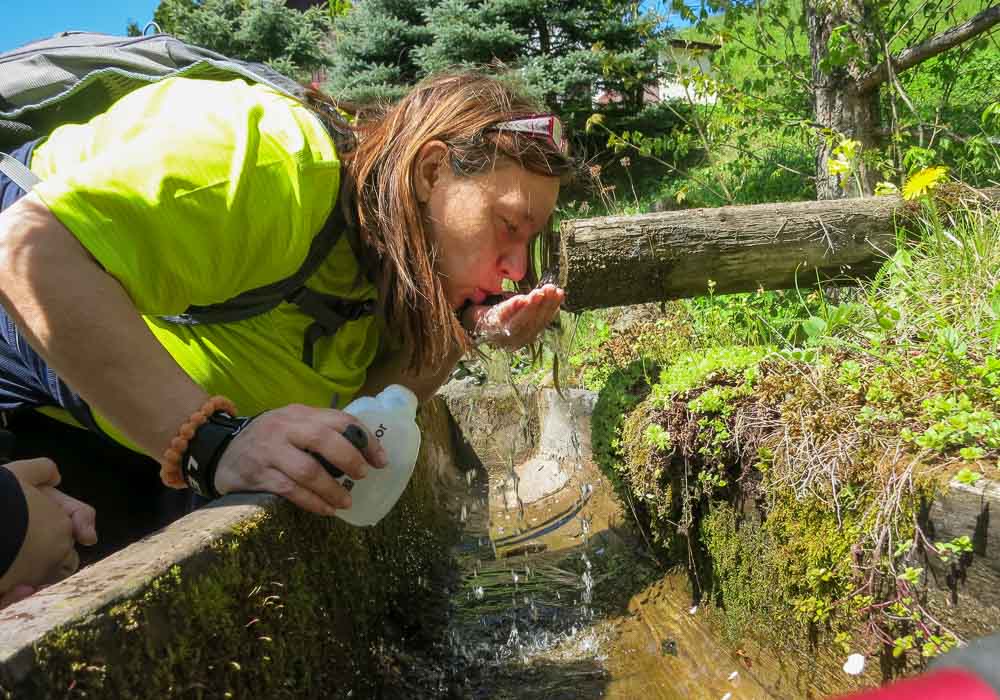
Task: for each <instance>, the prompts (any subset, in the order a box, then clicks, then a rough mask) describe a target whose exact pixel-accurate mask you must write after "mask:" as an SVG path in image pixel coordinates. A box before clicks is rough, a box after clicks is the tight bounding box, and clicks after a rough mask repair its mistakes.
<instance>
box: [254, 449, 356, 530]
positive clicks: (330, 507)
mask: <svg viewBox="0 0 1000 700" xmlns="http://www.w3.org/2000/svg"><path fill="white" fill-rule="evenodd" d="M293 452H295V453H297V454H291V453H293ZM320 473H322V477H320V476H319V474H320ZM257 488H258V490H260V491H268V492H270V493H274V494H277V495H279V496H281V497H282V498H285V499H286V500H289V501H291V502H292V503H294V504H295V505H297V506H298V507H299V508H302V509H303V510H307V511H309V512H310V513H316V514H317V515H334V514H335V513H336V511H337V510H343V509H347V508H350V507H351V494H350V493H349V492H348V491H347V489H345V488H344V487H343V486H342V485H341V484H339V483H338V482H337V481H335V480H334V479H333V477H331V476H330V475H329V474H326V472H325V470H323V468H322V467H321V466H320V465H319V462H317V461H316V460H315V459H312V458H311V457H309V456H308V455H307V454H305V453H304V452H301V451H299V450H291V449H290V450H289V454H288V455H287V456H286V458H285V462H284V463H283V464H282V469H280V470H279V469H277V468H274V467H272V468H269V469H266V470H264V471H263V472H261V473H260V474H259V481H258V487H257Z"/></svg>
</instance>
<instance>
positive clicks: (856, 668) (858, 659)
mask: <svg viewBox="0 0 1000 700" xmlns="http://www.w3.org/2000/svg"><path fill="white" fill-rule="evenodd" d="M864 670H865V657H864V655H863V654H851V655H850V656H848V657H847V661H845V662H844V673H847V674H850V675H852V676H857V675H858V674H860V673H861V672H862V671H864Z"/></svg>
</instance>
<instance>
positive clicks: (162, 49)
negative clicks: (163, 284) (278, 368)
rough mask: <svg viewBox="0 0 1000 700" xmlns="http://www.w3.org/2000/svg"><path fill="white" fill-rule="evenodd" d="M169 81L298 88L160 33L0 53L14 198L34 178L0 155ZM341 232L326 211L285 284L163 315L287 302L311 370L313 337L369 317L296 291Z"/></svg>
mask: <svg viewBox="0 0 1000 700" xmlns="http://www.w3.org/2000/svg"><path fill="white" fill-rule="evenodd" d="M172 76H184V77H188V78H198V79H207V80H232V79H234V78H243V79H245V80H247V81H250V82H254V83H263V84H266V85H268V86H270V87H271V88H273V89H275V90H278V91H279V92H282V93H285V94H286V95H289V96H292V97H295V98H297V99H301V98H302V96H303V93H304V90H303V88H302V87H301V86H300V85H299V84H298V83H296V82H295V81H293V80H291V79H289V78H287V77H285V76H283V75H281V74H280V73H278V72H276V71H274V70H273V69H271V68H269V67H268V66H265V65H262V64H259V63H248V62H245V61H238V60H235V59H231V58H227V57H226V56H223V55H221V54H218V53H215V52H214V51H209V50H208V49H203V48H200V47H198V46H192V45H191V44H186V43H184V42H183V41H180V40H179V39H177V38H175V37H172V36H169V35H167V34H154V35H151V36H140V37H117V36H108V35H105V34H90V33H85V32H63V33H61V34H57V35H56V36H54V37H52V38H51V39H43V40H41V41H35V42H32V43H30V44H26V45H24V46H21V47H19V48H17V49H14V50H13V51H8V52H6V53H2V54H0V175H5V176H7V177H8V178H9V179H10V180H11V181H13V183H14V184H15V185H16V186H17V187H19V188H20V189H21V190H22V191H23V192H22V193H19V194H23V193H24V192H28V191H30V190H31V188H32V187H33V186H34V185H35V184H37V182H38V178H37V177H36V176H35V175H34V174H33V173H31V171H30V170H28V168H27V167H26V166H25V164H23V163H21V162H20V161H19V160H18V159H16V158H14V157H12V156H10V155H8V154H6V153H4V152H3V151H5V150H6V151H9V150H12V149H13V148H14V147H15V146H18V145H20V144H24V143H26V142H30V141H33V140H36V139H39V138H43V137H44V136H46V135H47V134H48V133H49V132H51V131H52V130H53V129H55V128H56V127H57V126H60V125H62V124H68V123H80V122H84V121H87V120H89V119H91V118H92V117H94V116H96V115H98V114H100V113H102V112H104V111H105V110H106V109H108V107H110V106H111V105H112V104H113V103H114V102H115V101H116V100H118V99H119V98H121V97H123V96H124V95H126V94H128V93H129V92H131V91H132V90H135V89H137V88H139V87H142V86H144V85H149V84H151V83H154V82H157V81H159V80H162V79H163V78H166V77H172ZM331 136H332V137H333V138H334V139H335V140H336V141H337V145H338V148H344V146H345V141H344V139H343V136H344V134H331ZM346 226H347V221H346V218H345V216H344V214H343V211H342V207H340V206H335V207H334V213H333V214H332V215H331V216H330V218H329V220H328V221H327V222H326V224H324V226H323V227H322V228H321V229H320V231H318V232H317V234H316V236H315V238H314V239H313V242H312V245H311V246H310V248H309V252H308V254H307V256H306V259H305V262H304V263H303V264H302V266H301V267H300V268H299V270H298V271H297V272H295V274H293V275H292V276H291V277H288V278H286V279H282V280H278V281H276V282H274V283H272V284H268V285H265V286H263V287H258V288H257V289H251V290H247V291H245V292H243V293H242V294H239V295H238V296H236V297H233V298H232V299H229V300H227V301H225V302H222V303H220V304H213V305H210V306H197V307H196V306H192V307H190V308H188V309H187V311H185V313H183V314H181V315H179V316H169V317H164V318H166V319H167V320H169V321H172V322H174V323H181V324H186V325H195V324H203V323H226V322H230V321H238V320H242V319H245V318H250V317H252V316H256V315H257V314H260V313H264V312H265V311H269V310H271V309H273V308H275V307H277V306H278V305H279V304H280V303H281V302H283V301H288V302H291V303H294V304H297V305H298V306H299V307H300V308H301V309H302V311H303V312H304V313H306V314H307V315H309V316H310V317H312V318H313V319H314V323H313V324H312V325H311V326H310V327H309V329H308V330H307V331H306V337H305V342H304V343H303V351H302V360H303V361H304V362H306V363H307V364H310V365H311V364H312V359H313V344H314V343H315V341H316V340H318V339H319V338H320V337H323V336H325V335H332V334H334V333H335V332H336V331H337V329H338V328H339V327H340V326H341V325H343V324H344V323H345V322H347V321H351V320H356V319H358V318H361V317H362V316H364V315H367V314H371V313H372V312H373V310H374V303H373V302H372V301H356V300H349V299H343V298H340V297H334V296H331V295H328V294H321V293H319V292H316V291H314V290H311V289H309V288H307V287H306V286H305V281H306V280H307V279H308V278H309V277H310V276H311V275H312V274H313V272H315V271H316V269H317V268H318V267H319V266H320V265H321V264H322V262H323V260H325V259H326V257H327V255H328V254H329V253H330V251H331V250H332V249H333V247H334V245H336V243H337V241H338V240H339V238H340V235H341V234H342V233H343V232H344V231H345V228H346Z"/></svg>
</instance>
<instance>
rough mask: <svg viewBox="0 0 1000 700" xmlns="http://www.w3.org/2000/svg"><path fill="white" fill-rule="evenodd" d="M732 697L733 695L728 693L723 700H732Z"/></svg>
mask: <svg viewBox="0 0 1000 700" xmlns="http://www.w3.org/2000/svg"><path fill="white" fill-rule="evenodd" d="M732 697H733V694H732V693H726V694H725V695H723V696H722V700H730V698H732Z"/></svg>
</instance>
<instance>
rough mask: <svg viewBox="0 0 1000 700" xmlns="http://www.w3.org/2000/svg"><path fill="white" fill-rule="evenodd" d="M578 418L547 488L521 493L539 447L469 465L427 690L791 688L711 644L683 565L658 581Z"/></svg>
mask: <svg viewBox="0 0 1000 700" xmlns="http://www.w3.org/2000/svg"><path fill="white" fill-rule="evenodd" d="M577 423H578V422H577V421H575V420H571V421H569V424H570V425H571V426H573V427H572V428H571V429H570V435H568V436H565V435H564V436H563V439H564V440H565V441H566V443H567V444H569V445H570V446H571V449H570V450H567V451H566V452H565V453H564V454H563V455H562V456H561V459H560V460H559V462H560V469H561V470H562V471H563V473H564V474H565V475H566V476H567V477H568V478H567V479H566V480H565V483H563V484H562V486H561V487H560V488H558V489H557V490H555V492H554V493H550V494H548V495H545V496H543V497H538V493H537V489H536V490H535V491H536V492H535V493H534V494H532V496H531V497H530V498H528V497H524V492H525V491H526V490H530V489H524V488H523V486H524V484H525V482H527V481H529V478H528V476H531V472H530V470H531V469H537V470H539V471H541V470H542V469H546V468H549V467H547V466H546V465H547V464H548V463H547V462H546V460H545V459H543V457H545V455H541V456H539V455H536V457H535V458H533V460H534V461H533V462H532V461H529V463H524V464H521V465H515V464H514V460H513V459H509V460H507V464H506V469H504V470H496V471H495V472H494V473H492V474H488V473H487V471H486V470H483V469H479V470H470V471H467V472H466V479H464V480H463V483H464V485H465V486H466V487H467V492H466V493H465V494H464V495H463V496H461V497H462V498H463V499H464V501H463V502H462V504H461V507H460V508H458V511H459V513H460V519H461V521H462V524H463V528H464V534H463V537H462V541H461V544H460V546H459V547H458V550H457V551H456V557H457V559H458V561H459V563H460V567H461V580H460V583H459V584H458V585H457V586H456V588H455V592H454V594H453V596H452V610H451V614H450V622H449V625H448V629H447V633H446V639H445V643H444V645H443V646H444V650H443V657H444V659H443V661H441V666H442V670H441V677H442V682H441V683H440V684H439V686H438V689H437V692H436V693H433V694H432V695H434V696H436V697H455V698H472V699H476V700H478V699H480V698H497V699H505V698H512V699H513V698H545V699H546V700H553V699H558V698H619V699H621V700H625V699H629V700H631V699H634V698H645V699H650V700H653V699H664V700H679V699H681V698H689V699H695V700H697V699H700V698H713V699H716V700H718V699H720V698H721V699H724V700H737V699H739V698H755V699H756V698H772V697H790V695H788V694H782V693H775V692H774V691H775V688H776V687H781V686H782V685H783V683H782V682H781V678H782V676H783V675H784V674H782V673H776V672H775V671H774V669H773V668H772V666H773V664H768V663H763V664H761V663H756V664H755V661H758V662H759V661H760V660H759V659H753V658H751V655H750V654H748V653H746V652H745V651H744V650H741V649H736V648H732V647H730V646H727V645H726V644H724V643H722V642H721V641H720V637H721V635H720V634H719V632H718V630H716V629H715V628H714V627H713V625H712V623H711V621H710V619H709V615H708V613H707V612H706V611H704V610H701V611H700V610H699V609H698V608H697V607H696V606H694V605H693V604H692V600H691V597H690V592H689V590H688V588H687V585H686V582H685V576H684V575H683V574H682V573H677V574H671V575H666V576H664V573H663V570H662V567H661V565H660V564H659V563H657V562H655V561H654V560H653V558H652V556H651V555H650V554H649V553H647V552H646V548H645V545H643V544H642V541H641V539H637V536H636V535H635V534H634V530H633V528H632V527H630V523H629V522H628V520H627V519H629V518H631V517H632V516H631V515H630V514H628V511H627V509H623V508H622V507H621V504H620V503H619V502H618V500H617V498H616V496H615V494H614V492H613V490H612V488H611V486H610V484H609V483H608V482H607V481H606V479H604V478H603V477H602V476H601V474H600V472H599V470H598V469H597V467H596V466H595V465H594V464H593V463H592V462H591V461H590V460H589V459H588V457H587V455H584V454H583V453H582V451H581V449H580V445H581V443H582V442H583V441H581V440H580V436H579V435H578V434H577V433H576V431H577V428H576V425H577ZM584 424H585V421H584ZM543 442H544V440H543ZM586 442H587V444H589V441H586ZM516 448H517V446H516V445H514V446H512V447H511V452H512V453H513V452H515V451H516ZM536 462H537V464H536ZM549 466H550V465H549ZM526 475H528V476H526ZM762 671H764V672H765V673H762ZM411 697H413V696H412V695H411Z"/></svg>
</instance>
